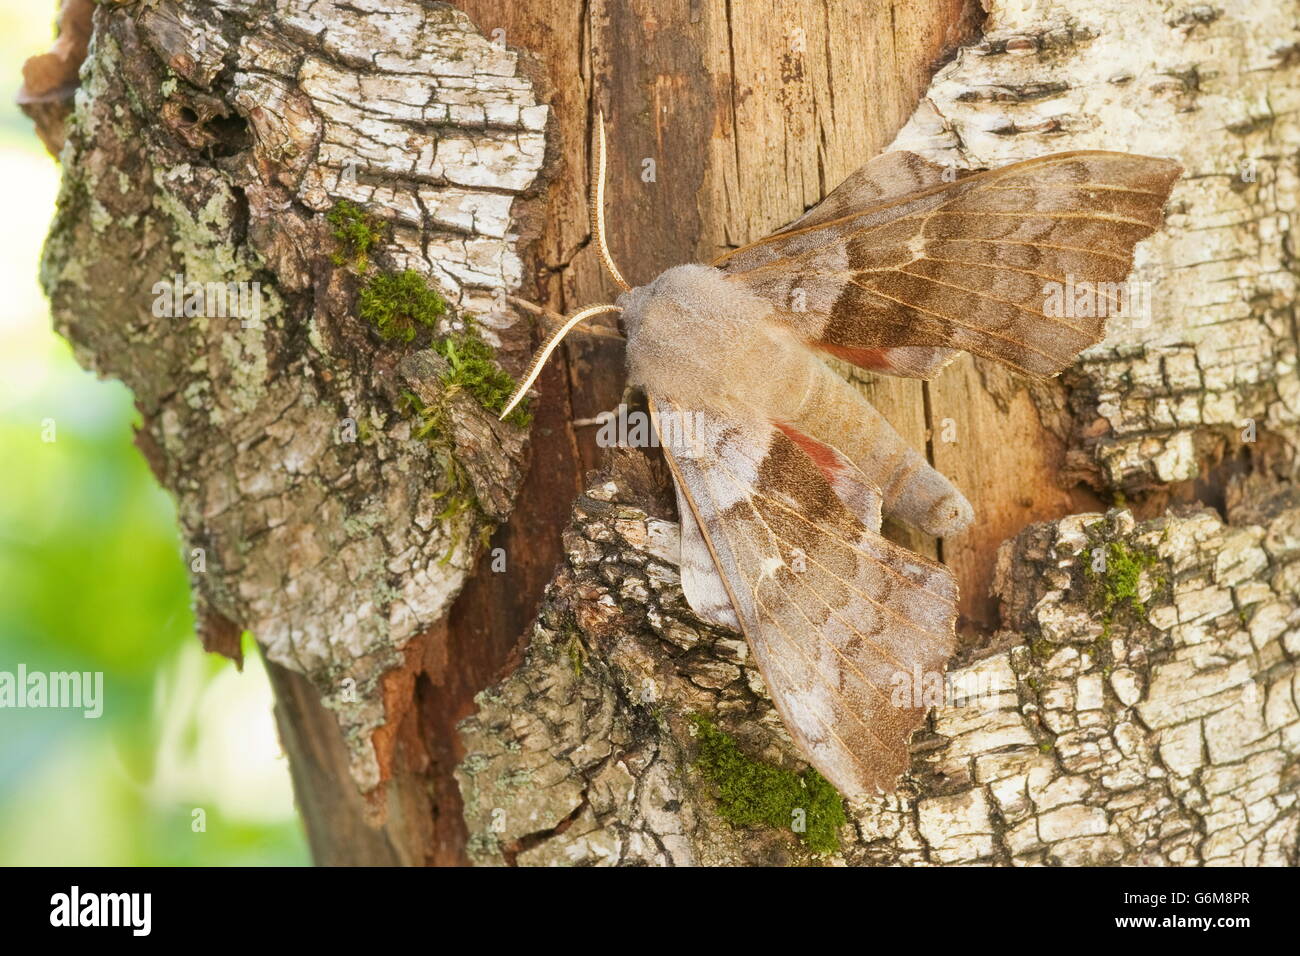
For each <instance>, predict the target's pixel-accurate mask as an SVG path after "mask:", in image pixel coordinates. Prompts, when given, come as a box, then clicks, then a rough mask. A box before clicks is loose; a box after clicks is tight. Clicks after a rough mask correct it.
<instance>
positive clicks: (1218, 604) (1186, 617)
mask: <svg viewBox="0 0 1300 956" xmlns="http://www.w3.org/2000/svg"><path fill="white" fill-rule="evenodd" d="M986 6H987V8H988V10H989V18H988V20H987V22H986V24H985V31H986V33H985V36H984V37H983V38H982V40H981V41H980V42H978V43H976V44H974V45H972V46H969V47H966V48H964V49H963V50H961V51H960V53H959V54H958V56H957V58H956V59H955V60H954V61H953V62H952V63H950V64H949V65H948V66H947V67H945V68H944V69H942V70H941V71H940V72H939V73H938V74H937V75H936V77H935V79H934V82H933V84H932V85H931V88H930V90H929V92H928V94H927V96H926V99H925V100H924V101H923V103H922V105H921V107H920V108H919V109H918V110H917V112H916V114H915V115H914V117H913V118H912V120H911V121H910V122H909V123H908V124H907V125H906V126H905V128H904V129H903V131H902V132H901V133H900V135H899V137H898V139H897V141H896V143H895V146H896V148H908V149H914V150H917V151H920V152H922V153H924V154H926V155H927V156H928V157H929V158H931V159H932V160H934V161H936V162H940V163H945V164H951V165H953V166H956V167H958V168H971V167H987V166H996V165H1001V164H1003V163H1008V162H1012V161H1015V160H1019V159H1025V158H1028V157H1030V156H1033V155H1037V154H1040V153H1045V152H1052V151H1059V150H1067V149H1083V148H1104V149H1116V150H1129V151H1134V152H1145V153H1151V154H1155V155H1168V156H1174V157H1175V158H1177V159H1179V160H1180V161H1181V162H1183V163H1184V165H1185V166H1186V167H1187V169H1188V174H1187V176H1186V178H1185V179H1184V180H1183V181H1182V182H1181V183H1180V184H1179V185H1178V186H1177V187H1176V190H1175V194H1174V199H1173V201H1172V203H1171V209H1170V216H1169V227H1168V229H1167V231H1165V232H1163V233H1160V234H1157V236H1155V237H1153V238H1152V239H1151V240H1149V241H1148V242H1146V243H1144V244H1143V245H1142V246H1141V247H1140V249H1139V258H1138V261H1137V267H1136V270H1135V277H1136V279H1137V280H1138V281H1140V282H1148V283H1150V284H1151V286H1152V293H1153V294H1152V300H1151V321H1150V322H1149V323H1145V322H1137V323H1134V322H1128V323H1125V322H1118V323H1116V322H1113V323H1112V328H1111V335H1110V336H1109V337H1108V338H1107V340H1106V341H1105V342H1104V343H1102V344H1101V345H1099V346H1097V347H1096V348H1094V349H1092V350H1090V351H1089V352H1088V353H1085V355H1084V356H1083V358H1082V359H1081V360H1080V362H1079V363H1078V365H1077V366H1076V367H1075V369H1074V370H1072V371H1071V372H1070V373H1068V375H1067V377H1066V380H1065V384H1066V385H1067V386H1068V388H1061V387H1060V386H1059V385H1055V384H1052V385H1047V386H1033V387H1031V388H1030V392H1031V394H1032V396H1033V397H1034V399H1035V400H1036V401H1037V403H1038V414H1039V415H1040V416H1041V418H1042V419H1043V421H1044V423H1045V424H1047V425H1048V426H1049V427H1050V428H1052V429H1053V430H1054V431H1055V432H1057V433H1058V435H1059V436H1060V438H1061V439H1062V441H1063V442H1064V443H1065V449H1066V453H1067V454H1066V463H1067V468H1066V474H1067V475H1068V476H1070V477H1079V476H1082V477H1084V478H1086V479H1087V480H1088V481H1089V482H1090V483H1091V484H1093V486H1094V487H1096V488H1097V489H1098V490H1100V491H1102V492H1103V493H1105V494H1107V495H1111V494H1117V493H1120V492H1124V491H1127V492H1130V493H1133V492H1139V493H1141V502H1140V503H1141V505H1142V510H1143V512H1144V513H1146V517H1145V520H1138V519H1136V518H1135V516H1134V514H1133V513H1132V512H1131V511H1129V510H1127V509H1124V508H1114V509H1112V510H1110V511H1109V512H1105V513H1101V512H1098V513H1083V514H1072V515H1069V516H1068V517H1063V518H1058V519H1056V520H1052V521H1044V522H1038V523H1033V524H1030V525H1029V526H1028V527H1024V528H1023V530H1022V531H1020V532H1019V533H1018V534H1016V535H1014V536H1013V537H1012V538H1010V539H1009V540H1007V541H1006V542H1005V543H1004V544H1003V545H1002V547H1001V548H1000V549H999V550H998V553H997V561H996V568H995V570H994V571H993V582H992V590H993V595H994V597H995V598H996V600H997V611H998V614H997V617H998V621H999V626H998V627H996V628H995V629H994V630H993V631H992V632H991V633H986V634H984V635H982V636H981V635H976V638H975V639H974V640H968V642H967V645H966V647H965V649H964V651H963V652H962V653H961V655H960V656H959V659H958V664H959V666H957V667H956V668H955V669H954V670H953V672H952V673H951V674H950V680H949V682H948V685H947V686H946V687H945V688H941V689H935V696H934V697H931V698H927V699H930V700H934V701H935V702H937V703H939V706H937V707H936V709H935V710H934V711H933V713H932V715H931V718H930V721H929V724H928V726H927V728H926V730H924V731H922V732H918V734H916V735H915V737H914V738H913V762H912V768H911V771H910V773H909V774H908V775H907V776H906V777H905V778H904V782H903V786H902V788H901V789H900V792H899V794H897V795H896V796H893V797H888V798H880V799H878V800H875V801H866V802H863V803H861V804H858V805H855V806H852V807H850V808H849V809H850V813H849V820H848V822H847V823H846V824H845V825H844V826H843V827H841V828H840V832H839V841H840V849H839V850H838V851H837V852H835V853H833V854H830V855H827V856H822V857H820V859H822V860H823V861H825V862H832V863H846V864H863V865H867V864H870V865H879V864H902V865H955V864H966V863H990V864H1010V865H1036V864H1064V865H1084V864H1100V863H1107V864H1111V863H1123V864H1142V865H1215V864H1239V865H1241V864H1244V865H1292V866H1294V865H1297V864H1300V849H1298V840H1297V833H1298V826H1300V811H1298V810H1297V806H1296V801H1297V791H1298V790H1300V707H1298V705H1297V701H1300V694H1298V690H1300V672H1298V670H1297V661H1298V660H1300V655H1298V653H1297V652H1298V651H1300V589H1298V588H1300V578H1298V576H1297V571H1298V569H1300V564H1298V563H1297V559H1298V557H1300V553H1298V551H1297V548H1300V538H1297V532H1296V528H1297V527H1300V525H1298V524H1297V522H1300V498H1298V497H1297V494H1296V492H1295V489H1294V486H1293V485H1292V484H1291V481H1292V479H1293V478H1294V476H1295V471H1296V457H1295V446H1296V431H1295V428H1296V414H1295V410H1296V408H1297V406H1296V402H1295V396H1296V389H1297V384H1298V383H1297V379H1296V364H1295V347H1296V343H1295V332H1294V328H1295V326H1294V320H1295V304H1294V300H1295V291H1296V277H1297V272H1296V269H1295V264H1294V256H1293V249H1292V242H1293V240H1292V238H1291V232H1290V229H1291V222H1290V217H1291V215H1292V214H1293V210H1294V209H1295V206H1296V200H1297V197H1298V196H1300V188H1298V187H1300V166H1298V165H1297V154H1296V150H1295V146H1296V144H1297V143H1298V142H1300V129H1297V126H1296V116H1297V115H1298V114H1297V112H1296V108H1295V107H1296V100H1297V97H1298V96H1300V92H1298V91H1300V83H1298V82H1297V80H1298V79H1300V78H1298V77H1297V72H1298V71H1300V58H1297V57H1296V55H1295V51H1296V49H1297V48H1298V47H1297V41H1300V34H1297V32H1296V26H1295V23H1294V21H1293V17H1292V16H1291V11H1290V9H1289V8H1288V6H1287V5H1285V4H1281V3H1276V4H1274V3H1266V4H1262V5H1261V4H1256V3H1245V2H1238V3H1228V4H1224V5H1222V6H1221V7H1218V6H1216V7H1214V8H1210V7H1204V6H1200V7H1197V6H1188V7H1185V8H1175V7H1171V6H1170V5H1168V4H1164V3H1155V2H1151V3H1146V2H1139V3H1137V4H1134V3H1132V2H1125V3H1123V4H1120V3H1113V2H1109V0H1099V2H1090V3H1084V4H1079V3H1071V4H1068V5H1065V4H1054V3H1035V2H1029V3H992V4H987V5H986ZM976 371H977V372H978V374H979V376H980V380H982V381H983V384H984V387H985V388H986V389H988V390H989V391H990V392H991V393H992V395H993V396H994V399H995V400H996V401H998V402H999V403H1005V404H1009V403H1010V402H1011V401H1012V400H1013V397H1014V396H1015V395H1016V394H1017V393H1019V392H1021V391H1022V390H1023V389H1024V388H1025V384H1024V383H1018V382H1016V381H1014V380H1012V379H1011V378H1010V377H1009V376H1007V375H1005V374H1003V373H999V372H998V371H997V370H996V369H993V368H991V367H986V366H984V365H982V364H981V365H978V366H977V367H976ZM952 381H953V380H952V379H951V378H950V379H948V380H947V382H946V381H945V380H944V379H940V380H939V382H937V383H935V385H934V386H932V387H931V388H932V391H931V399H932V401H935V402H939V403H942V402H945V401H954V400H959V399H958V398H957V396H956V395H949V394H948V393H947V392H946V391H945V389H951V388H953V385H952ZM959 387H960V386H959ZM1252 429H1253V430H1252ZM1003 438H1004V440H1010V441H1014V440H1015V437H1014V436H1003ZM957 454H959V455H960V454H961V450H960V449H958V452H957ZM976 458H978V456H976ZM941 466H944V465H942V463H941ZM964 467H965V468H967V469H974V471H975V473H976V474H978V464H976V463H974V460H973V459H971V458H970V457H969V452H967V453H966V459H965V464H964ZM649 468H650V465H649V464H648V463H647V461H646V460H644V459H641V458H639V457H638V456H636V455H631V454H624V455H621V456H618V457H616V458H615V460H614V462H613V464H612V466H611V469H610V470H609V472H608V473H607V474H606V476H605V478H604V479H603V480H602V481H600V482H598V483H597V484H596V485H594V486H592V487H591V488H589V489H588V491H587V494H586V495H585V496H584V497H583V498H582V499H580V500H579V502H578V504H577V507H576V509H575V511H574V520H573V525H572V527H571V529H570V531H569V533H568V535H567V537H566V555H567V558H566V562H565V564H564V565H563V567H562V568H561V569H560V571H559V573H558V574H557V576H556V578H555V581H554V582H553V584H552V586H551V589H550V590H549V591H548V595H547V599H546V601H545V603H544V605H543V610H542V613H541V615H540V617H539V620H538V623H537V626H536V628H535V630H534V632H533V635H532V639H531V644H530V646H529V650H528V653H527V656H526V658H525V660H524V662H523V664H522V665H521V667H520V668H519V670H518V671H516V672H515V673H514V674H513V675H512V676H511V677H509V678H508V679H507V680H505V681H504V682H502V683H501V684H500V685H498V686H497V687H495V688H492V689H490V690H489V691H485V692H484V693H483V694H482V695H480V697H479V705H480V707H479V712H478V713H477V714H476V715H475V716H474V717H472V718H471V719H469V720H467V721H466V722H465V723H464V724H463V737H464V741H465V746H466V751H467V757H466V759H465V761H464V762H463V763H462V765H461V767H460V769H459V771H458V777H459V779H460V781H461V788H462V791H463V794H464V798H465V813H466V819H467V822H468V824H469V827H470V831H471V840H470V844H469V848H470V853H471V856H472V858H473V859H474V860H475V861H476V862H480V863H488V864H502V863H505V864H518V865H525V864H554V863H565V864H613V863H649V864H691V863H694V864H700V863H704V864H749V863H789V862H800V861H806V860H808V859H810V857H811V854H810V851H809V850H808V848H807V846H806V844H805V843H804V842H803V841H802V840H801V839H800V837H799V836H798V835H797V834H796V833H795V832H793V827H771V828H739V827H735V826H733V825H732V824H731V823H728V822H727V820H726V819H724V816H725V813H724V812H723V811H722V804H721V803H720V801H719V799H718V796H719V792H720V791H719V788H718V784H717V781H716V780H713V779H710V777H709V775H708V774H707V773H704V772H702V771H701V768H700V765H699V753H700V747H699V742H698V740H694V739H692V738H693V729H694V728H696V727H697V726H698V725H697V724H695V723H694V722H693V718H695V717H698V716H699V715H703V716H706V717H708V718H709V719H711V720H712V721H713V722H714V723H716V724H717V725H718V726H719V727H721V728H723V729H724V730H726V731H728V732H730V733H731V734H732V735H734V737H735V739H736V740H737V742H738V743H739V745H740V746H741V748H742V750H744V751H745V753H746V754H747V755H749V756H751V757H754V758H757V759H759V760H762V761H765V762H767V763H770V764H772V765H776V766H781V767H789V768H794V769H798V768H800V767H802V766H804V765H803V763H802V762H801V760H800V758H799V756H798V754H797V752H796V751H795V750H794V749H793V747H792V745H791V744H790V741H789V740H788V738H787V736H786V734H785V732H784V730H783V729H782V727H781V724H780V721H779V720H778V719H777V717H776V714H775V713H774V711H773V709H772V707H771V704H770V702H769V701H768V699H767V697H766V694H765V692H764V690H763V688H762V683H761V679H760V678H759V676H758V673H757V670H756V669H755V668H754V667H752V666H751V665H750V664H749V663H748V661H747V655H746V646H745V644H744V642H743V640H742V639H740V638H739V637H738V635H735V634H731V633H727V632H722V631H718V630H716V629H715V628H712V627H710V626H707V625H704V624H702V623H701V622H700V621H698V620H697V619H695V618H694V617H693V615H692V614H691V612H690V610H689V608H688V607H687V606H686V604H685V602H684V600H683V599H682V596H681V591H680V587H679V581H678V577H677V571H676V568H675V567H674V555H675V540H676V539H675V535H676V525H675V523H674V520H673V519H674V517H675V516H674V515H673V513H672V509H671V506H665V505H664V504H663V503H662V502H659V503H656V502H655V500H654V497H655V493H656V491H657V490H658V489H659V488H660V487H661V484H660V483H659V482H658V481H656V480H655V479H654V478H653V477H648V474H649V472H648V469H649ZM1198 477H1199V479H1200V480H1199V482H1193V479H1195V478H1198ZM1011 480H1013V481H1014V480H1015V479H1014V476H1012V479H1011ZM1031 480H1038V479H1031ZM1198 498H1199V499H1201V500H1197V499H1198ZM1180 501H1181V502H1183V503H1179V504H1173V505H1172V506H1170V507H1166V506H1169V505H1170V504H1171V502H1180ZM1207 504H1211V505H1215V506H1217V508H1218V510H1217V511H1216V510H1215V508H1214V507H1207V506H1206V505H1207ZM1099 553H1100V554H1104V555H1106V556H1107V558H1108V559H1109V564H1108V565H1102V567H1101V569H1100V570H1098V568H1097V565H1098V563H1099V559H1098V557H1097V555H1098V554H1099ZM1130 592H1131V593H1130ZM913 690H914V689H913ZM792 822H793V821H792Z"/></svg>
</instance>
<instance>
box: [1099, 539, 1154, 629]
mask: <svg viewBox="0 0 1300 956" xmlns="http://www.w3.org/2000/svg"><path fill="white" fill-rule="evenodd" d="M1098 551H1101V552H1102V553H1103V554H1104V556H1105V565H1104V567H1105V570H1103V571H1095V570H1093V565H1094V564H1095V561H1096V556H1097V553H1098ZM1083 561H1084V565H1083V568H1084V571H1083V573H1084V577H1085V578H1086V579H1087V581H1088V583H1089V591H1090V599H1091V601H1092V604H1093V606H1094V607H1095V608H1096V609H1097V610H1098V611H1099V612H1100V613H1101V620H1102V624H1103V631H1102V635H1103V637H1105V636H1108V635H1109V634H1110V625H1111V624H1112V623H1113V622H1114V620H1115V618H1116V616H1117V615H1118V614H1120V613H1123V612H1128V613H1132V614H1145V613H1146V604H1145V602H1143V600H1142V599H1141V597H1139V589H1140V586H1141V581H1142V573H1143V572H1144V571H1146V570H1148V569H1149V568H1152V567H1154V566H1155V565H1157V564H1159V563H1160V559H1159V557H1157V555H1156V554H1155V552H1154V551H1151V550H1150V549H1146V548H1135V547H1133V546H1131V545H1129V544H1128V543H1126V542H1124V541H1097V542H1094V544H1093V545H1092V546H1091V547H1089V548H1087V549H1086V550H1085V551H1084V552H1083ZM1153 583H1154V584H1155V585H1156V586H1157V587H1161V586H1163V584H1164V578H1163V577H1161V578H1158V579H1157V580H1156V581H1154V582H1153Z"/></svg>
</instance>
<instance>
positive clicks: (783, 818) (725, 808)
mask: <svg viewBox="0 0 1300 956" xmlns="http://www.w3.org/2000/svg"><path fill="white" fill-rule="evenodd" d="M691 721H692V723H693V724H694V725H695V739H696V742H697V744H698V745H699V756H698V757H697V758H696V760H695V765H696V767H698V768H699V769H700V771H701V772H702V773H703V774H704V776H705V777H706V778H707V779H708V780H709V781H710V782H711V783H712V784H713V785H714V786H715V787H716V795H717V798H718V810H719V813H720V814H721V815H722V817H723V818H724V819H725V820H727V822H729V823H731V824H732V825H733V826H741V827H775V828H779V829H784V830H788V829H790V828H791V825H792V823H793V822H794V820H795V811H796V810H803V811H804V823H805V827H806V829H805V832H804V833H801V834H799V835H800V837H801V838H802V839H803V841H804V843H806V844H807V846H808V849H810V850H812V851H813V852H814V853H833V852H834V851H836V850H838V849H839V847H840V840H839V832H838V831H839V828H840V827H842V826H843V825H844V824H845V822H847V820H846V817H845V815H844V801H843V799H842V798H841V797H840V795H839V793H838V792H837V791H836V790H835V788H834V787H832V786H831V785H830V783H828V782H827V780H826V778H825V777H823V776H822V775H821V774H819V773H818V772H817V771H816V770H812V769H809V770H805V771H804V772H803V773H801V774H797V773H794V772H793V771H791V770H786V769H784V768H782V767H777V766H774V765H773V764H769V763H764V762H763V761H760V760H755V759H754V758H752V757H748V756H746V755H745V754H744V753H742V752H741V750H740V748H739V747H738V746H737V745H736V741H735V740H734V739H733V738H732V737H731V736H730V735H729V734H727V733H726V732H724V731H722V730H719V729H718V727H717V726H716V725H714V724H713V722H712V721H710V720H709V719H707V718H705V717H701V716H698V715H696V716H694V717H692V718H691Z"/></svg>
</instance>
